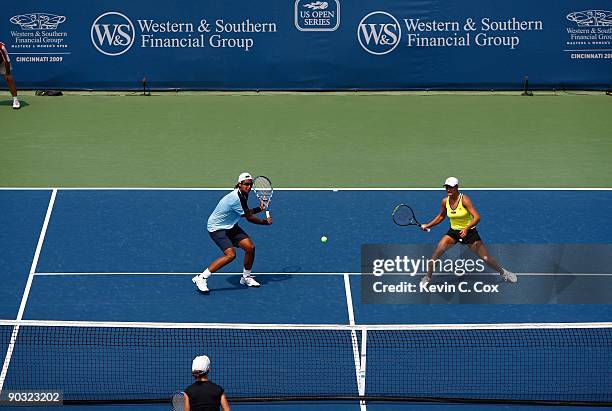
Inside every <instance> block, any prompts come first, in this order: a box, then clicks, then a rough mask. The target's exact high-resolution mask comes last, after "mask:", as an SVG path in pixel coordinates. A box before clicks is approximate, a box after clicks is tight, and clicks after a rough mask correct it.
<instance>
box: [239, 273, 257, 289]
mask: <svg viewBox="0 0 612 411" xmlns="http://www.w3.org/2000/svg"><path fill="white" fill-rule="evenodd" d="M240 284H242V285H246V286H247V287H259V286H260V284H259V283H258V282H257V280H255V277H253V276H252V275H249V276H246V277H245V276H244V275H243V276H242V278H240Z"/></svg>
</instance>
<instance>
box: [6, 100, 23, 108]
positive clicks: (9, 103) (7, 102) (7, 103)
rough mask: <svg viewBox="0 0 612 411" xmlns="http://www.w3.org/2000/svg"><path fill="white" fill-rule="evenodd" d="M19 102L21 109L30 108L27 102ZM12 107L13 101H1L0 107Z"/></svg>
mask: <svg viewBox="0 0 612 411" xmlns="http://www.w3.org/2000/svg"><path fill="white" fill-rule="evenodd" d="M19 102H20V103H21V108H24V107H27V106H29V104H28V102H27V101H24V100H19ZM12 105H13V100H0V106H12Z"/></svg>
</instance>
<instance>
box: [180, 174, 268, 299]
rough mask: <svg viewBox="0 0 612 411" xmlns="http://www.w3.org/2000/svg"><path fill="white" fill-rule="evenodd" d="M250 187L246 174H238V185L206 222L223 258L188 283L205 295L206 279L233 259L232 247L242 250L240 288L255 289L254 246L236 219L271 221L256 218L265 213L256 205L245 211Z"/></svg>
mask: <svg viewBox="0 0 612 411" xmlns="http://www.w3.org/2000/svg"><path fill="white" fill-rule="evenodd" d="M252 187H253V177H252V176H251V175H250V174H249V173H242V174H240V176H239V177H238V183H237V184H236V186H235V187H234V190H232V191H231V192H230V193H228V194H226V195H225V196H224V197H223V198H222V199H221V200H220V201H219V203H218V204H217V207H215V210H214V211H213V212H212V214H211V215H210V217H209V218H208V224H207V227H206V228H207V229H208V234H209V235H210V238H212V240H213V241H214V242H215V244H217V246H218V247H219V248H220V249H221V251H223V255H222V256H221V257H219V258H217V259H216V260H215V261H213V262H212V263H211V264H210V265H209V266H208V267H207V268H206V270H204V272H203V273H201V274H199V275H196V276H195V277H193V278H192V279H191V281H192V282H193V283H194V284H195V285H196V286H197V287H198V290H200V291H202V292H204V293H208V292H209V291H210V290H209V288H208V277H210V275H211V274H212V273H214V272H215V271H218V270H220V269H221V268H222V267H224V266H225V265H227V264H229V263H231V262H232V261H234V259H235V258H236V250H235V247H240V248H242V249H243V250H244V269H243V272H242V278H241V279H240V284H242V285H246V286H248V287H259V285H260V284H259V283H258V282H257V281H256V280H255V277H254V276H253V275H251V269H252V268H253V262H254V261H255V244H253V241H252V240H251V238H250V237H249V235H248V234H247V233H246V232H245V231H244V230H243V229H242V228H241V227H240V226H239V225H238V221H240V218H242V217H245V218H246V219H247V220H248V221H249V222H250V223H253V224H260V225H270V224H272V218H271V217H268V218H259V217H255V214H257V213H260V212H262V211H264V210H265V205H264V203H263V202H260V205H259V207H255V208H251V209H250V208H249V206H248V204H247V200H248V198H249V193H250V192H251V188H252Z"/></svg>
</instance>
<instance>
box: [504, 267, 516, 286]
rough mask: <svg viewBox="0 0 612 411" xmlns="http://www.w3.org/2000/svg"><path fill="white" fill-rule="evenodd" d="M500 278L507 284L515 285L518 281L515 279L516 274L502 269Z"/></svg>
mask: <svg viewBox="0 0 612 411" xmlns="http://www.w3.org/2000/svg"><path fill="white" fill-rule="evenodd" d="M501 276H502V278H503V279H504V281H506V282H509V283H515V282H517V281H518V278H516V274H514V273H513V272H512V271H508V270H506V269H505V268H503V269H502V274H501Z"/></svg>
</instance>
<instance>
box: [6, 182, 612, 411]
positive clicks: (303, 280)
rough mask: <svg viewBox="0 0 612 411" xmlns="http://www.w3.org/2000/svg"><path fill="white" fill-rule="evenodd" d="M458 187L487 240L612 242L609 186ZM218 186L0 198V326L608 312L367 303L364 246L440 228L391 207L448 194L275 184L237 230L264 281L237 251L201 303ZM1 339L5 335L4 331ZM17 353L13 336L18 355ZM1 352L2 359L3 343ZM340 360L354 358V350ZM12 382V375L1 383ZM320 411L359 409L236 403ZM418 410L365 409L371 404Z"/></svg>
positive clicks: (421, 204) (537, 317)
mask: <svg viewBox="0 0 612 411" xmlns="http://www.w3.org/2000/svg"><path fill="white" fill-rule="evenodd" d="M465 191H466V192H467V193H469V195H470V197H471V198H472V200H473V202H474V204H475V206H476V207H477V209H478V211H479V212H480V214H481V216H482V222H481V223H480V224H479V232H480V234H481V236H482V237H483V240H484V241H485V242H487V243H535V244H540V243H609V242H610V239H609V227H608V226H607V225H606V224H598V223H597V221H600V220H601V217H600V216H602V215H604V216H607V215H610V213H611V212H612V191H609V190H472V191H470V190H465ZM225 192H226V190H161V189H160V190H153V189H151V190H78V189H66V190H57V191H52V190H47V189H40V190H0V223H1V224H2V227H3V230H2V231H0V247H1V248H2V250H3V253H2V255H1V256H0V262H1V263H2V264H1V267H0V275H1V276H2V279H3V284H4V286H3V287H2V289H0V319H4V320H15V319H16V318H17V319H20V320H45V321H83V322H142V323H229V324H235V323H240V324H279V325H282V324H284V325H291V324H298V325H300V324H319V325H325V324H329V325H349V324H351V323H354V324H357V325H360V324H453V323H457V324H464V323H540V322H546V323H553V322H554V323H557V322H607V321H610V319H611V318H612V304H608V305H602V304H600V305H401V304H396V305H391V304H389V305H376V304H362V303H361V301H360V291H361V284H360V281H359V275H358V274H357V273H359V271H360V268H361V267H360V247H361V245H362V244H374V243H436V242H437V241H438V240H439V238H440V237H441V235H442V234H443V233H444V232H445V231H446V230H447V224H448V223H446V222H445V223H443V224H441V225H440V226H438V227H435V228H434V229H433V230H432V232H431V233H423V232H421V231H420V230H417V229H415V228H413V227H397V226H395V225H394V224H393V223H392V221H391V219H390V211H391V210H392V209H393V207H394V205H395V204H397V203H401V202H403V203H408V204H411V205H413V208H415V212H416V213H417V214H418V215H419V216H422V217H421V219H422V220H429V219H430V218H431V217H433V215H435V214H436V213H437V212H438V210H439V204H440V199H441V198H442V197H443V195H444V192H443V190H439V191H435V190H420V191H417V190H415V191H412V190H409V191H401V190H339V191H335V190H279V191H277V193H275V198H274V201H273V204H272V209H271V211H272V216H273V218H274V224H273V225H272V226H270V227H263V226H255V225H251V224H249V223H248V222H246V221H244V222H241V223H240V224H241V226H242V227H243V228H244V229H245V230H246V231H247V232H248V233H249V234H250V236H251V237H252V238H253V240H254V242H255V244H256V247H257V251H256V260H255V266H254V269H253V272H254V274H256V275H259V277H258V280H259V281H260V282H261V283H262V287H261V288H259V289H247V288H245V287H243V286H241V285H240V284H239V279H240V274H239V273H240V272H241V270H242V255H243V254H242V251H238V253H237V254H238V255H237V258H236V260H235V261H234V262H233V263H232V264H231V265H229V266H227V267H225V268H224V269H223V270H222V271H221V272H219V273H216V274H214V275H213V276H212V277H211V279H210V280H209V286H210V288H211V290H212V292H211V293H210V295H202V294H200V293H198V292H197V290H196V289H195V287H194V285H193V284H192V283H191V277H192V276H193V275H194V274H195V273H198V272H200V271H202V270H203V268H205V267H206V266H207V265H208V264H209V263H210V262H211V261H212V260H213V259H214V258H216V257H217V256H218V255H219V254H220V252H219V250H218V249H217V248H216V246H215V245H214V244H213V242H212V241H211V240H210V238H209V237H208V234H207V232H206V228H205V226H206V220H207V218H208V215H209V214H210V212H211V211H212V209H213V208H214V207H215V205H216V203H217V201H218V200H219V198H220V197H221V196H223V195H224V194H225ZM50 200H53V201H52V203H50ZM254 202H255V201H254V200H253V203H254ZM45 215H48V225H46V226H45V225H44V221H45ZM41 233H42V235H41ZM322 235H326V236H327V237H328V238H329V241H328V242H327V243H326V244H323V243H321V241H320V237H321V236H322ZM39 238H40V241H39ZM37 245H39V249H38V251H39V253H36V251H37ZM31 268H32V269H33V273H32V275H30V270H31ZM29 277H30V280H31V283H30V284H29V285H30V287H27V285H28V278H29ZM347 280H348V281H347ZM348 284H350V286H349V287H347V285H348ZM350 295H352V297H351V296H350ZM24 296H25V297H26V298H24ZM20 308H21V311H20ZM19 314H21V317H19ZM10 332H11V329H10V328H7V327H0V333H8V334H10ZM9 339H10V337H9V336H7V335H3V338H1V340H2V341H8V340H9ZM349 340H350V338H349ZM349 345H350V344H349ZM19 349H20V347H19V340H17V341H16V343H15V347H14V350H15V353H16V355H17V353H18V352H19ZM0 350H1V351H2V352H3V354H4V353H6V352H7V345H6V344H5V346H3V347H0ZM196 350H197V348H196ZM608 350H610V347H608ZM608 353H609V351H608ZM106 354H108V353H104V355H106ZM100 355H102V354H100ZM347 358H349V359H352V353H351V352H350V349H349V356H348V357H347ZM607 358H610V357H609V356H608V357H607ZM213 361H214V360H213ZM353 365H354V364H352V362H351V361H349V362H348V369H347V373H348V375H350V378H352V380H351V382H350V384H348V385H350V386H351V387H352V385H355V369H354V368H352V375H351V373H350V370H351V367H352V366H353ZM609 365H611V366H612V364H609ZM186 372H187V374H188V369H187V370H186ZM11 378H12V376H11V369H10V368H9V369H8V373H7V381H10V379H11ZM213 380H215V376H214V375H213ZM176 388H177V389H180V388H183V387H176ZM229 395H230V396H231V393H229ZM326 406H327V407H329V409H339V410H341V409H347V410H348V409H351V410H355V409H359V404H358V403H356V402H350V403H333V404H327V405H325V404H324V403H316V407H315V404H312V403H310V404H309V403H300V404H292V405H291V406H289V405H287V404H269V403H266V404H263V405H262V404H240V405H238V406H236V409H240V410H251V409H253V410H255V409H257V410H260V409H272V410H280V409H313V408H320V407H326ZM434 406H435V405H429V407H434ZM287 407H289V408H287ZM418 407H419V405H418V404H410V406H409V407H407V405H406V404H394V403H372V404H368V406H367V408H368V409H369V410H400V409H402V410H404V409H415V408H418ZM452 407H453V409H457V408H461V407H466V408H465V409H467V407H469V409H473V408H474V407H481V408H483V407H484V406H474V405H469V406H460V405H455V406H452ZM503 407H504V406H502V408H503ZM517 407H518V406H517ZM95 408H98V409H100V410H102V409H104V410H106V409H120V408H121V407H119V408H113V407H112V406H107V407H100V406H99V407H95ZM167 408H168V407H160V408H155V407H154V406H151V407H149V408H147V409H149V410H150V409H167ZM496 408H500V407H499V406H496ZM519 408H522V407H519ZM21 409H24V408H21ZM92 409H93V407H92ZM125 409H138V408H137V407H133V408H132V407H130V408H125Z"/></svg>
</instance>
